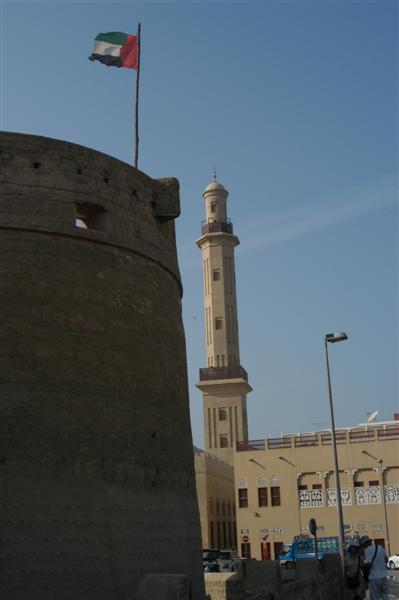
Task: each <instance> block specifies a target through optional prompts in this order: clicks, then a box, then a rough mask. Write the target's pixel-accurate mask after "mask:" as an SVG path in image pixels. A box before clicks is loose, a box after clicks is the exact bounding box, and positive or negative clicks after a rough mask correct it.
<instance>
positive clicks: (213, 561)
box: [202, 548, 220, 573]
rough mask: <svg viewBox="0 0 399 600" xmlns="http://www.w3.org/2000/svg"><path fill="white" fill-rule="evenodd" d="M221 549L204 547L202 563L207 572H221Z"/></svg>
mask: <svg viewBox="0 0 399 600" xmlns="http://www.w3.org/2000/svg"><path fill="white" fill-rule="evenodd" d="M219 554H220V551H219V550H216V549H215V548H204V549H203V550H202V564H203V568H204V572H205V573H219V572H220V567H219V563H218V558H219Z"/></svg>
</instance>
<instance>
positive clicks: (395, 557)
mask: <svg viewBox="0 0 399 600" xmlns="http://www.w3.org/2000/svg"><path fill="white" fill-rule="evenodd" d="M388 569H399V552H397V553H396V554H392V556H390V557H389V559H388Z"/></svg>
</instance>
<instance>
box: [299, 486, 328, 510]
mask: <svg viewBox="0 0 399 600" xmlns="http://www.w3.org/2000/svg"><path fill="white" fill-rule="evenodd" d="M298 495H299V506H300V507H301V508H318V507H321V506H323V490H299V492H298Z"/></svg>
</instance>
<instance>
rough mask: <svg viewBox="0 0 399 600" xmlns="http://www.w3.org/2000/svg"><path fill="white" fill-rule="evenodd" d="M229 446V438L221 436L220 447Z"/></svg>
mask: <svg viewBox="0 0 399 600" xmlns="http://www.w3.org/2000/svg"><path fill="white" fill-rule="evenodd" d="M228 446H229V440H228V438H227V436H225V435H221V436H220V447H221V448H228Z"/></svg>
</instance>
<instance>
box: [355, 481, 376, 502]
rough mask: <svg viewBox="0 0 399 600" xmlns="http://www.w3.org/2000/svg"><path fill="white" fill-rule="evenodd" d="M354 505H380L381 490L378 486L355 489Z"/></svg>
mask: <svg viewBox="0 0 399 600" xmlns="http://www.w3.org/2000/svg"><path fill="white" fill-rule="evenodd" d="M355 499H356V504H363V505H365V504H381V490H380V486H379V485H372V486H368V487H356V488H355Z"/></svg>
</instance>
